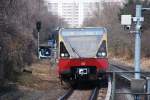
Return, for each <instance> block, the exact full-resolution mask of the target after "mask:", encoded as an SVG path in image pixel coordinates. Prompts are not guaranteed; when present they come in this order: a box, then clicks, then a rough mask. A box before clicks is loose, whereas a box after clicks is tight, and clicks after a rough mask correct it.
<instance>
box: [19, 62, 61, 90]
mask: <svg viewBox="0 0 150 100" xmlns="http://www.w3.org/2000/svg"><path fill="white" fill-rule="evenodd" d="M31 68H32V74H30V73H23V74H22V75H21V76H20V77H19V79H18V84H19V85H23V86H26V87H30V88H34V89H39V90H46V89H47V88H48V87H50V86H52V87H53V86H54V85H57V84H58V83H59V80H58V77H57V73H56V67H51V66H50V61H48V60H46V61H40V62H38V63H35V64H33V65H32V66H31Z"/></svg>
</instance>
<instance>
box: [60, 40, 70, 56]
mask: <svg viewBox="0 0 150 100" xmlns="http://www.w3.org/2000/svg"><path fill="white" fill-rule="evenodd" d="M60 57H70V55H69V53H68V51H67V49H66V47H65V45H64V43H63V42H60Z"/></svg>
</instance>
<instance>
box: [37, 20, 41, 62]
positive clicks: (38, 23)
mask: <svg viewBox="0 0 150 100" xmlns="http://www.w3.org/2000/svg"><path fill="white" fill-rule="evenodd" d="M41 24H42V23H41V21H37V22H36V29H37V31H38V39H37V46H38V47H37V54H38V58H39V59H40V56H39V35H40V30H41Z"/></svg>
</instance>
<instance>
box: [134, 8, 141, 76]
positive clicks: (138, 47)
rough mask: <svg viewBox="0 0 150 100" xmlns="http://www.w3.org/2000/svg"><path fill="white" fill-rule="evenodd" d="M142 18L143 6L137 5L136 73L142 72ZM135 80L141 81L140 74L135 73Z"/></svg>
mask: <svg viewBox="0 0 150 100" xmlns="http://www.w3.org/2000/svg"><path fill="white" fill-rule="evenodd" d="M141 16H142V5H136V18H137V22H136V34H135V61H134V64H135V72H140V71H141V68H140V63H141V62H140V59H141V32H140V28H141V21H140V18H141ZM135 79H140V73H135Z"/></svg>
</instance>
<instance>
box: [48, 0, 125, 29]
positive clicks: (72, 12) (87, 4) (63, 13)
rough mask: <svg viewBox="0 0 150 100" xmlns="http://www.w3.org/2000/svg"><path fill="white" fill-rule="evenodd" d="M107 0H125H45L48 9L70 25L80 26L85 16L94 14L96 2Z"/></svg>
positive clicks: (116, 0)
mask: <svg viewBox="0 0 150 100" xmlns="http://www.w3.org/2000/svg"><path fill="white" fill-rule="evenodd" d="M105 1H106V2H121V1H123V0H45V4H46V5H47V6H48V11H50V12H52V14H53V15H58V16H60V17H62V18H63V19H64V20H65V21H66V22H67V23H68V24H69V26H70V27H80V26H81V25H82V23H83V20H84V18H86V17H90V16H92V13H91V12H92V11H93V10H94V9H95V4H98V5H101V4H102V2H105ZM99 7H100V6H99Z"/></svg>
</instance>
